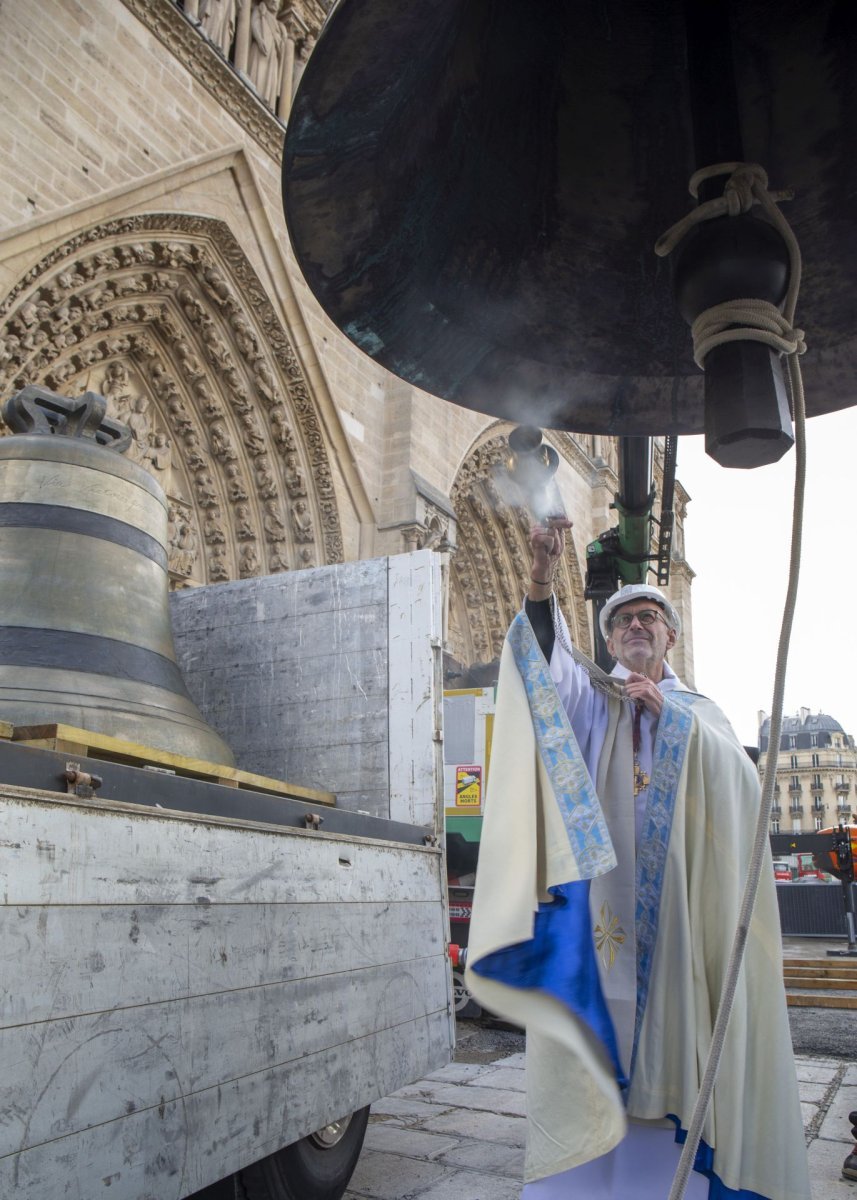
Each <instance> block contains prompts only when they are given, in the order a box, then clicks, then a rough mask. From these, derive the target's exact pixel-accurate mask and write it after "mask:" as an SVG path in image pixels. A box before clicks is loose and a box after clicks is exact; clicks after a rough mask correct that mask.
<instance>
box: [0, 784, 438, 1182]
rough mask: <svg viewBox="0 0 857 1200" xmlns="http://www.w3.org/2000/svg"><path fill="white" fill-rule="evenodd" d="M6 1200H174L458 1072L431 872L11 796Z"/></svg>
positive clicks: (239, 827) (408, 863) (251, 829)
mask: <svg viewBox="0 0 857 1200" xmlns="http://www.w3.org/2000/svg"><path fill="white" fill-rule="evenodd" d="M0 822H2V826H3V830H4V836H3V840H2V844H0V868H1V869H0V894H2V895H3V897H4V899H5V905H4V906H3V907H2V908H0V948H2V949H0V1020H2V1025H3V1028H2V1029H0V1056H2V1061H3V1062H4V1069H5V1071H6V1075H5V1077H4V1081H5V1087H6V1089H7V1100H8V1103H7V1115H8V1116H9V1120H8V1121H7V1122H5V1123H4V1126H3V1130H2V1133H0V1195H2V1196H11V1195H15V1196H16V1197H20V1198H21V1200H45V1198H46V1197H48V1196H54V1195H60V1194H63V1193H64V1191H65V1190H67V1186H68V1182H69V1180H71V1181H72V1186H73V1189H74V1191H75V1194H76V1195H79V1196H86V1197H87V1200H94V1198H95V1197H97V1196H100V1195H105V1196H106V1197H109V1198H110V1200H165V1197H170V1198H171V1200H179V1198H180V1197H183V1196H187V1195H188V1194H190V1193H192V1192H194V1191H197V1190H199V1189H200V1188H202V1187H204V1186H206V1185H207V1184H209V1183H212V1182H214V1181H215V1180H217V1179H219V1178H222V1177H223V1176H224V1175H227V1174H229V1173H231V1172H232V1171H234V1170H236V1169H238V1168H239V1167H240V1166H243V1165H246V1164H247V1163H249V1162H251V1161H253V1160H254V1159H255V1158H259V1157H261V1156H263V1155H265V1154H268V1153H270V1152H272V1151H273V1150H274V1149H277V1148H278V1147H280V1146H282V1145H285V1144H287V1143H289V1142H291V1141H294V1140H296V1139H297V1138H299V1137H302V1136H304V1135H305V1134H306V1133H309V1132H310V1131H311V1130H313V1129H316V1128H318V1127H320V1126H321V1125H323V1124H325V1123H327V1122H328V1121H330V1120H333V1119H336V1118H337V1117H340V1116H343V1115H345V1114H346V1113H347V1112H349V1111H352V1110H353V1109H354V1108H356V1107H360V1106H362V1105H364V1104H367V1103H370V1102H371V1101H372V1100H374V1099H377V1098H379V1097H381V1096H383V1095H388V1094H389V1093H390V1092H392V1091H394V1090H396V1089H397V1088H398V1087H401V1086H403V1085H404V1084H405V1083H408V1082H412V1081H413V1080H414V1079H418V1078H420V1077H421V1076H422V1075H424V1074H426V1073H427V1072H429V1071H431V1070H434V1069H436V1068H437V1067H439V1066H441V1065H442V1064H443V1063H445V1062H447V1061H448V1059H449V1056H450V1052H451V1042H452V1031H451V1016H450V994H449V991H450V980H449V968H448V962H447V958H446V952H445V951H446V923H445V916H444V906H443V889H442V879H441V868H442V859H441V856H440V854H439V853H438V852H437V851H436V850H432V849H426V848H420V847H416V846H403V845H397V844H394V843H385V842H374V843H373V842H370V841H367V840H364V839H350V838H345V837H338V838H337V837H331V836H329V835H325V834H323V833H322V834H318V833H309V832H302V831H296V830H282V831H276V830H273V829H266V828H264V827H259V826H253V825H249V824H245V823H241V822H228V821H223V820H215V819H211V818H209V819H205V818H198V817H192V816H190V815H178V814H170V813H163V812H159V811H157V810H154V811H153V810H152V809H150V808H144V807H139V808H138V807H136V806H132V805H119V804H115V803H111V802H108V801H100V802H99V801H86V802H84V801H76V800H73V799H68V800H65V799H51V798H50V797H47V796H39V795H38V794H37V793H35V792H31V793H29V794H25V793H24V792H23V791H21V792H18V793H13V791H12V790H10V789H6V791H5V792H3V791H2V790H0Z"/></svg>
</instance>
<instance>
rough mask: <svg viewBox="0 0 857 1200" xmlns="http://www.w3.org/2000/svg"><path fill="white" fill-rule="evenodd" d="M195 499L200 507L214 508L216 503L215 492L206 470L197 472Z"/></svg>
mask: <svg viewBox="0 0 857 1200" xmlns="http://www.w3.org/2000/svg"><path fill="white" fill-rule="evenodd" d="M196 499H197V503H198V504H199V507H200V508H214V507H216V505H217V492H216V491H215V490H214V484H213V483H212V480H211V475H210V474H209V473H208V471H200V472H199V473H198V474H197V477H196Z"/></svg>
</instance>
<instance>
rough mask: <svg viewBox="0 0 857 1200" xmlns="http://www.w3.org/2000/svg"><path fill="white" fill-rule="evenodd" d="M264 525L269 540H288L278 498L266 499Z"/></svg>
mask: <svg viewBox="0 0 857 1200" xmlns="http://www.w3.org/2000/svg"><path fill="white" fill-rule="evenodd" d="M262 525H263V526H264V529H265V536H266V538H267V539H268V541H269V542H284V541H285V540H286V527H285V525H284V524H283V519H282V517H281V516H280V513H279V505H278V504H277V501H276V500H266V501H265V515H264V517H263V518H262Z"/></svg>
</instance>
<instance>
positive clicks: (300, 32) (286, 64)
mask: <svg viewBox="0 0 857 1200" xmlns="http://www.w3.org/2000/svg"><path fill="white" fill-rule="evenodd" d="M279 19H280V20H281V21H282V22H283V26H284V32H285V44H284V47H283V80H282V87H281V90H280V100H279V104H278V106H277V116H278V117H279V118H280V120H281V121H286V120H288V116H289V113H290V111H291V108H292V97H293V96H294V94H295V87H296V86H297V79H296V78H295V56H296V47H297V44H298V43H299V42H300V43H303V42H304V41H305V39H306V36H307V33H308V29H307V26H306V25H305V24H304V22H303V21H302V20H301V18H300V16H299V15H298V14H297V13H296V12H295V9H294V6H293V5H290V6H289V7H288V8H286V9H284V11H283V12H282V13H281V14H280V18H279Z"/></svg>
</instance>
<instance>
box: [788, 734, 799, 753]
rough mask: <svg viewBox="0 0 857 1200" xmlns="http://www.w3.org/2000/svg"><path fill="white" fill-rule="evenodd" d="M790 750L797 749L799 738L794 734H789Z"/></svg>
mask: <svg viewBox="0 0 857 1200" xmlns="http://www.w3.org/2000/svg"><path fill="white" fill-rule="evenodd" d="M789 750H797V738H796V737H794V735H791V734H790V735H789Z"/></svg>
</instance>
